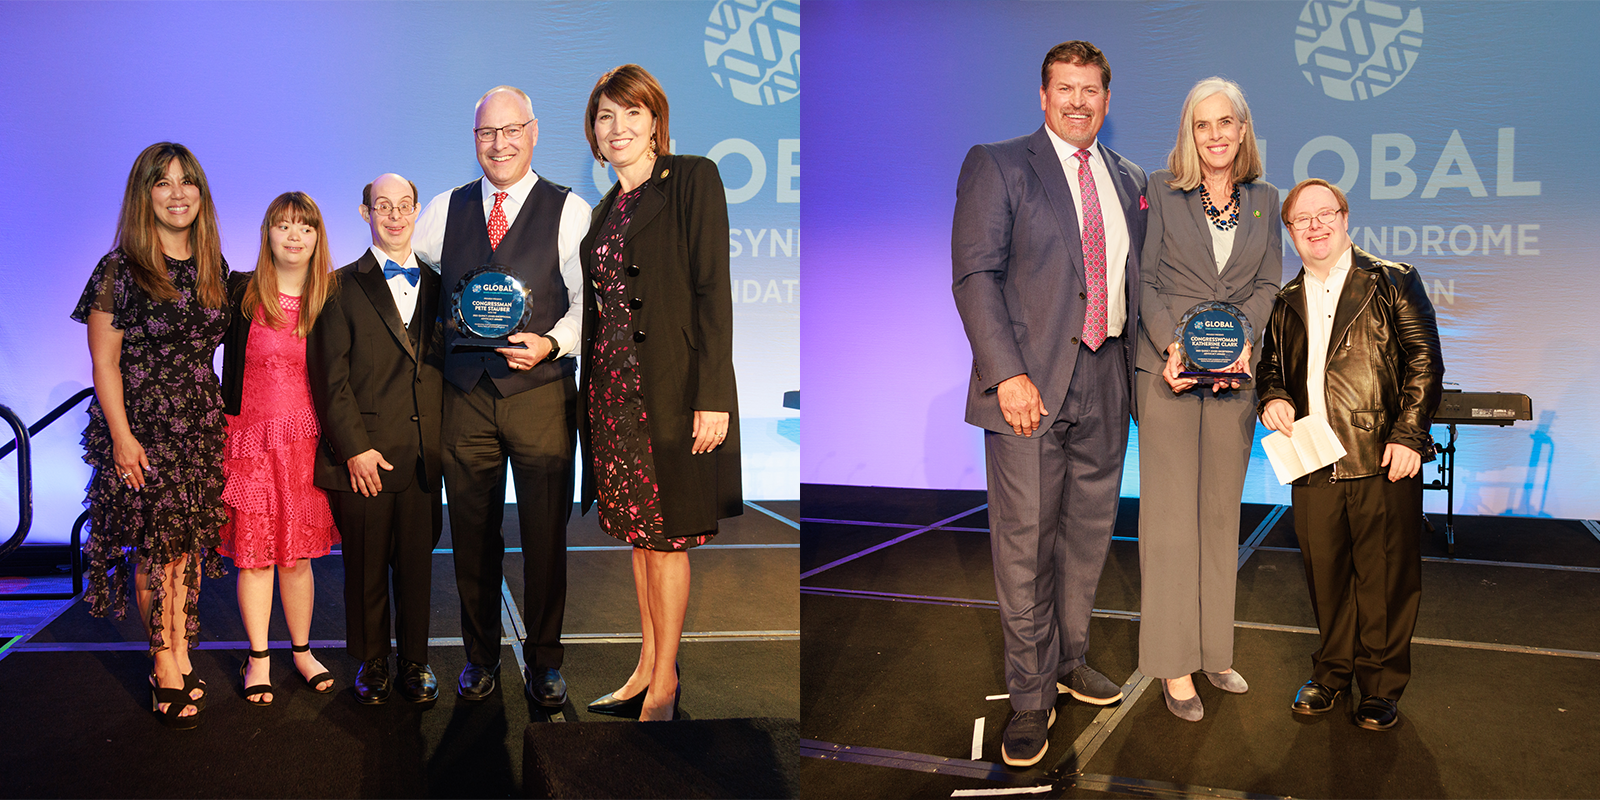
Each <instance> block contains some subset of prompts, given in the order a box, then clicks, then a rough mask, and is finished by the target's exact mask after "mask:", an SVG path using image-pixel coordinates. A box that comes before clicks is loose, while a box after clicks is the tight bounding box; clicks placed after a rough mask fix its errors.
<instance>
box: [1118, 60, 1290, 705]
mask: <svg viewBox="0 0 1600 800" xmlns="http://www.w3.org/2000/svg"><path fill="white" fill-rule="evenodd" d="M1260 176H1261V154H1260V151H1259V150H1258V148H1257V147H1256V142H1255V131H1254V130H1253V127H1252V125H1251V122H1250V109H1249V107H1248V106H1247V105H1245V101H1244V93H1243V92H1241V91H1240V90H1239V87H1238V85H1237V84H1235V83H1233V82H1232V81H1227V80H1223V79H1222V78H1207V79H1205V80H1203V81H1201V82H1199V83H1198V84H1195V87H1194V88H1193V89H1191V90H1190V91H1189V96H1188V98H1187V99H1185V100H1184V103H1183V114H1182V116H1181V118H1180V120H1179V123H1178V141H1177V144H1176V145H1174V146H1173V148H1172V153H1171V155H1169V156H1168V157H1167V169H1165V170H1161V171H1158V172H1156V173H1154V174H1152V175H1151V176H1150V188H1149V198H1150V218H1149V229H1148V232H1147V233H1146V234H1145V240H1144V253H1143V258H1142V259H1141V260H1140V263H1141V264H1143V265H1144V269H1143V276H1142V283H1143V295H1142V296H1141V299H1140V307H1141V318H1140V321H1139V322H1140V335H1139V341H1138V345H1137V346H1138V355H1137V359H1138V360H1137V362H1136V364H1137V368H1138V372H1137V374H1136V376H1135V383H1134V388H1135V391H1136V392H1138V402H1139V411H1140V415H1139V463H1140V468H1139V496H1140V508H1139V569H1140V573H1141V576H1142V577H1141V583H1142V584H1143V587H1144V588H1143V596H1142V600H1141V605H1140V623H1139V671H1140V672H1143V673H1144V674H1146V675H1149V676H1151V677H1155V678H1161V679H1162V693H1163V695H1164V696H1165V698H1166V702H1167V707H1168V708H1169V709H1171V710H1172V713H1174V714H1176V715H1178V716H1179V717H1181V718H1183V719H1186V720H1190V721H1195V720H1199V719H1200V718H1201V716H1202V715H1203V714H1204V708H1203V707H1202V706H1201V703H1200V696H1199V695H1198V694H1197V693H1196V692H1195V685H1194V680H1193V679H1192V678H1191V675H1192V673H1194V672H1195V671H1197V670H1198V671H1203V672H1204V673H1205V676H1206V678H1207V679H1208V680H1210V681H1211V683H1212V684H1213V685H1215V686H1216V687H1218V688H1220V689H1222V690H1224V691H1227V692H1234V693H1243V692H1245V691H1247V690H1248V689H1249V685H1248V684H1246V683H1245V680H1244V678H1242V677H1240V675H1239V673H1237V672H1235V671H1233V603H1234V581H1235V572H1236V571H1237V563H1238V545H1239V495H1240V492H1241V491H1242V490H1243V488H1244V474H1245V467H1246V466H1247V465H1248V464H1249V460H1250V445H1251V442H1252V440H1253V438H1254V433H1255V414H1254V411H1255V397H1254V392H1253V391H1252V390H1250V389H1249V388H1245V387H1244V385H1243V384H1242V383H1240V382H1232V383H1229V384H1221V383H1218V384H1214V385H1213V386H1212V387H1210V388H1206V387H1201V388H1198V389H1197V388H1196V383H1195V381H1194V380H1192V379H1187V378H1180V377H1178V373H1179V372H1181V371H1182V369H1183V366H1182V363H1181V359H1180V357H1179V355H1178V345H1177V341H1176V335H1175V328H1176V327H1177V324H1178V321H1179V319H1180V318H1181V317H1182V316H1183V314H1184V312H1186V311H1188V310H1189V309H1190V308H1192V307H1193V306H1194V305H1195V304H1197V303H1202V302H1206V301H1210V300H1218V301H1222V302H1227V303H1232V304H1233V305H1235V306H1238V307H1239V308H1240V309H1242V310H1243V311H1244V312H1245V314H1246V316H1248V317H1249V319H1250V324H1251V326H1252V328H1253V329H1254V331H1255V333H1256V335H1258V336H1259V334H1260V331H1261V330H1262V327H1263V326H1264V324H1265V323H1266V320H1267V314H1268V312H1269V311H1271V309H1272V299H1273V296H1274V295H1275V294H1276V293H1277V291H1278V283H1279V281H1280V280H1281V279H1282V275H1283V249H1282V244H1281V243H1280V242H1279V240H1278V232H1277V228H1276V227H1274V221H1275V220H1276V219H1277V218H1278V206H1279V196H1278V189H1277V187H1275V186H1273V185H1272V184H1270V183H1267V182H1266V181H1263V180H1260ZM1253 345H1254V342H1253V341H1252V342H1249V343H1247V344H1246V347H1245V351H1244V354H1243V355H1242V356H1240V358H1239V361H1238V362H1236V363H1235V364H1234V365H1233V366H1232V367H1230V368H1229V369H1228V370H1226V371H1249V370H1250V369H1252V367H1253V360H1252V358H1253V350H1254V346H1253Z"/></svg>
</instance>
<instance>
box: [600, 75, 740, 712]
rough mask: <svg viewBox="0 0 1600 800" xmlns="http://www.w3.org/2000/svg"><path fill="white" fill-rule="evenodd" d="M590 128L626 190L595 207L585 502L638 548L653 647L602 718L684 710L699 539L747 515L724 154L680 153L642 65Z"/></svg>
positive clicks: (604, 96) (608, 78) (612, 87)
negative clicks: (681, 662) (720, 157)
mask: <svg viewBox="0 0 1600 800" xmlns="http://www.w3.org/2000/svg"><path fill="white" fill-rule="evenodd" d="M587 113H588V120H587V121H588V125H587V134H588V138H589V145H590V147H591V148H592V150H593V152H594V155H595V157H596V158H598V159H599V160H601V161H603V162H606V163H609V164H610V165H611V166H612V167H614V168H615V169H616V171H617V185H616V186H614V187H612V189H611V191H610V192H609V193H607V194H606V196H605V199H603V200H601V202H600V205H598V206H596V207H595V210H594V215H593V217H592V220H591V223H590V226H589V234H588V236H586V237H585V238H584V242H583V247H582V248H581V249H580V253H581V255H582V258H583V267H584V286H583V290H584V322H583V340H584V346H585V351H584V362H583V387H582V388H581V389H580V391H579V402H580V403H582V404H583V406H584V410H583V412H582V413H580V414H579V415H578V424H579V430H580V432H581V434H582V436H583V448H584V452H585V453H586V454H587V456H588V458H587V459H586V461H585V463H584V492H583V497H584V503H585V508H586V509H587V505H588V504H589V503H590V502H598V504H599V506H600V526H601V528H602V529H604V530H605V531H606V533H608V534H610V535H612V536H615V537H616V538H618V539H621V540H623V541H625V542H628V543H629V544H631V545H633V578H634V592H635V594H636V595H637V599H638V603H639V618H640V624H641V627H642V629H643V634H644V636H643V638H644V644H643V647H641V648H640V651H639V663H638V665H637V666H636V667H635V668H634V671H633V674H632V675H631V676H629V678H628V680H627V682H626V683H624V684H623V685H622V687H621V688H619V689H617V690H616V691H614V692H612V693H610V694H608V695H606V696H604V697H602V698H600V699H599V700H596V701H594V702H593V703H591V704H590V705H589V710H590V711H592V712H595V713H600V714H611V715H615V716H628V717H638V718H639V719H641V720H667V719H672V718H674V716H675V715H676V712H677V705H678V696H679V685H678V674H677V660H678V640H679V638H680V637H681V635H682V632H683V620H684V616H685V614H686V613H687V610H688V605H689V548H691V547H697V546H699V545H702V544H705V543H706V542H707V541H708V540H710V538H711V537H712V536H713V535H715V534H716V532H717V520H719V519H722V518H724V517H730V516H734V515H736V514H739V513H740V512H741V511H742V510H743V496H742V492H741V485H740V475H739V424H738V423H739V413H738V394H737V392H736V390H735V388H734V377H733V299H732V292H731V289H730V286H729V276H728V206H727V199H726V196H725V194H724V192H723V188H722V178H721V176H720V175H718V173H717V165H716V163H715V162H713V161H710V160H708V159H704V158H699V157H696V156H682V155H680V156H674V155H672V154H671V153H669V152H668V151H667V145H668V143H669V142H670V141H671V138H670V136H669V134H668V131H667V98H666V94H665V93H664V92H662V90H661V86H660V84H658V83H656V80H655V78H653V77H651V75H650V73H648V72H646V71H645V70H644V68H642V67H640V66H638V65H637V64H625V65H623V66H621V67H618V68H616V69H614V70H612V71H610V72H608V73H606V74H605V75H604V76H602V77H601V78H600V81H599V82H598V83H597V84H595V87H594V91H593V92H591V93H590V96H589V106H588V112H587Z"/></svg>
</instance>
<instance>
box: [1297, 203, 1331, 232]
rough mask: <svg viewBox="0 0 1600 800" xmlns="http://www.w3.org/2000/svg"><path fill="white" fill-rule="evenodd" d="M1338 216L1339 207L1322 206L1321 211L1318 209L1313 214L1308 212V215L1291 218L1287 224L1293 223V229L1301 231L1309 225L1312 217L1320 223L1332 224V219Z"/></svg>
mask: <svg viewBox="0 0 1600 800" xmlns="http://www.w3.org/2000/svg"><path fill="white" fill-rule="evenodd" d="M1338 216H1339V209H1337V208H1324V209H1322V210H1321V211H1318V212H1317V213H1315V214H1308V215H1306V216H1304V217H1295V218H1294V219H1293V220H1291V221H1290V223H1289V224H1291V225H1293V226H1294V229H1295V230H1297V231H1303V230H1305V229H1306V228H1309V227H1311V220H1313V219H1315V220H1316V221H1318V222H1320V223H1322V224H1324V225H1332V224H1333V220H1334V219H1335V218H1336V217H1338Z"/></svg>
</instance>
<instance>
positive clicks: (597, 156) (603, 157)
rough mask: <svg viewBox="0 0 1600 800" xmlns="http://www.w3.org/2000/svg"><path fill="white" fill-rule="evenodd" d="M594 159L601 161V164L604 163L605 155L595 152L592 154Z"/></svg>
mask: <svg viewBox="0 0 1600 800" xmlns="http://www.w3.org/2000/svg"><path fill="white" fill-rule="evenodd" d="M594 160H595V161H597V162H599V163H601V164H604V163H606V157H605V156H604V155H601V154H600V153H595V154H594Z"/></svg>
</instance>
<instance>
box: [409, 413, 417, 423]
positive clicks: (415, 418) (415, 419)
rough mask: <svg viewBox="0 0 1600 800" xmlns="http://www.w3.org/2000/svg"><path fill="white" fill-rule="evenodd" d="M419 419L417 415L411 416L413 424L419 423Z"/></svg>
mask: <svg viewBox="0 0 1600 800" xmlns="http://www.w3.org/2000/svg"><path fill="white" fill-rule="evenodd" d="M417 419H418V417H417V415H416V414H412V415H411V421H412V422H416V421H417Z"/></svg>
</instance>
